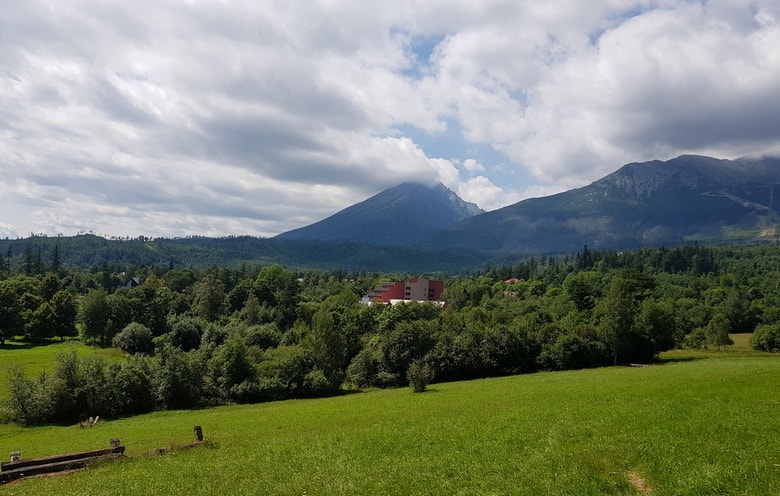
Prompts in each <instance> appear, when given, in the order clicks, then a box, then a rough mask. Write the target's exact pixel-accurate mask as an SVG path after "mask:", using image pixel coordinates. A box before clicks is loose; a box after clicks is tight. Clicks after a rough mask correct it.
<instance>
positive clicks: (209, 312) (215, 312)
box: [192, 274, 225, 322]
mask: <svg viewBox="0 0 780 496" xmlns="http://www.w3.org/2000/svg"><path fill="white" fill-rule="evenodd" d="M224 309H225V283H223V282H222V281H221V280H219V279H217V278H216V277H215V276H213V275H211V274H209V275H207V276H205V277H204V278H203V279H202V280H201V281H200V282H198V283H197V284H196V285H195V291H194V295H193V301H192V311H193V312H194V313H195V315H197V316H198V317H201V318H203V319H206V320H208V321H210V322H213V321H215V320H217V319H218V318H219V317H220V316H221V315H222V312H223V311H224Z"/></svg>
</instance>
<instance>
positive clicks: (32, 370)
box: [0, 339, 122, 399]
mask: <svg viewBox="0 0 780 496" xmlns="http://www.w3.org/2000/svg"><path fill="white" fill-rule="evenodd" d="M73 349H75V350H76V351H77V352H78V353H79V354H80V355H91V354H101V355H103V356H105V357H106V359H108V360H119V359H121V357H122V352H121V351H119V350H117V349H116V348H106V349H101V348H96V347H94V346H87V345H85V344H83V343H82V342H81V341H79V340H75V339H74V340H66V341H63V342H61V343H47V344H30V343H24V342H22V341H6V342H5V344H3V345H0V379H1V380H2V381H5V374H6V371H7V369H8V367H9V366H19V367H21V368H22V369H23V370H24V371H25V372H26V374H27V376H28V377H38V375H39V374H40V373H41V372H46V370H47V368H48V369H49V370H52V369H53V368H54V364H55V357H56V356H57V353H62V352H67V351H69V350H73ZM6 394H7V388H6V387H5V382H2V386H1V387H0V399H1V398H4V397H5V396H6Z"/></svg>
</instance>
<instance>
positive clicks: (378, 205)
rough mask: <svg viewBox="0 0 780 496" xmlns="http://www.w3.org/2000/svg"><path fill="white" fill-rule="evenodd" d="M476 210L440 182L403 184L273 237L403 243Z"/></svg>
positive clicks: (407, 242)
mask: <svg viewBox="0 0 780 496" xmlns="http://www.w3.org/2000/svg"><path fill="white" fill-rule="evenodd" d="M480 213H482V210H481V209H480V208H479V207H478V206H477V205H475V204H473V203H468V202H465V201H463V200H462V199H461V198H460V197H459V196H458V195H457V194H455V193H454V192H453V191H451V190H449V189H448V188H447V187H445V186H444V185H443V184H441V183H437V184H436V185H435V186H433V187H428V186H423V185H420V184H413V183H404V184H401V185H399V186H396V187H394V188H390V189H388V190H385V191H382V192H381V193H378V194H376V195H374V196H372V197H371V198H368V199H367V200H364V201H362V202H360V203H357V204H355V205H352V206H350V207H347V208H345V209H344V210H341V211H340V212H337V213H335V214H333V215H332V216H330V217H328V218H326V219H323V220H321V221H319V222H317V223H314V224H311V225H309V226H306V227H302V228H300V229H295V230H292V231H288V232H286V233H282V234H280V235H278V236H277V237H276V239H280V240H320V241H341V242H352V243H368V244H373V245H394V246H407V245H412V244H415V243H416V242H417V241H419V239H420V238H421V237H422V236H423V235H425V234H426V233H428V232H430V231H431V230H433V229H439V228H444V227H447V226H450V225H452V224H454V223H455V222H458V221H460V220H463V219H466V218H469V217H473V216H474V215H477V214H480Z"/></svg>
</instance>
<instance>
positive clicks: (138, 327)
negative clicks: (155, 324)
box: [112, 322, 154, 355]
mask: <svg viewBox="0 0 780 496" xmlns="http://www.w3.org/2000/svg"><path fill="white" fill-rule="evenodd" d="M153 339H154V336H153V335H152V331H151V330H150V329H149V328H148V327H146V326H145V325H143V324H139V323H138V322H131V323H129V324H127V325H126V326H125V328H124V329H122V332H120V333H119V334H117V335H116V336H114V339H113V341H112V345H113V346H114V347H116V348H119V349H120V350H122V351H124V352H126V353H130V354H131V355H134V354H136V353H145V354H151V353H152V351H154V341H153Z"/></svg>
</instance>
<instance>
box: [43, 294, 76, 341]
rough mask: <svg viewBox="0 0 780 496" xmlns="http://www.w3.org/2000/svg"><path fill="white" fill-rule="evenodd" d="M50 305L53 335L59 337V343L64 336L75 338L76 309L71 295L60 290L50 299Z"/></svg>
mask: <svg viewBox="0 0 780 496" xmlns="http://www.w3.org/2000/svg"><path fill="white" fill-rule="evenodd" d="M50 305H51V309H52V326H53V328H54V329H53V333H54V335H55V336H59V338H60V341H64V340H65V337H66V336H75V335H76V334H77V332H76V316H77V314H78V309H77V308H76V302H75V300H74V298H73V295H72V294H70V293H69V292H67V291H65V290H62V289H61V290H59V291H57V292H56V293H54V295H53V296H52V297H51V301H50Z"/></svg>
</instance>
